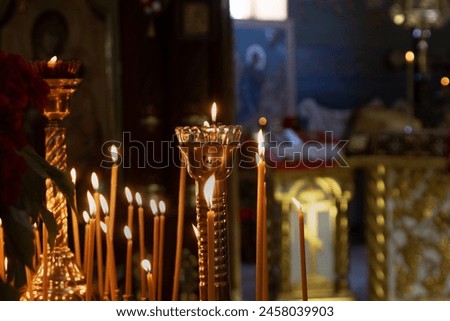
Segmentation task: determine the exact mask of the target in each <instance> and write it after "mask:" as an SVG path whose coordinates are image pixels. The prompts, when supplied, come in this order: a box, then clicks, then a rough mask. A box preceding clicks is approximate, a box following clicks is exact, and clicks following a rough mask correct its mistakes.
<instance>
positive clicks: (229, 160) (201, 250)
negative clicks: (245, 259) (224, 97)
mask: <svg viewBox="0 0 450 321" xmlns="http://www.w3.org/2000/svg"><path fill="white" fill-rule="evenodd" d="M175 132H176V134H177V137H178V141H179V143H180V149H181V152H182V155H183V158H184V160H185V161H186V164H187V171H188V173H189V175H190V176H191V177H192V178H193V179H194V180H195V191H196V212H197V229H198V231H199V237H198V265H199V298H200V300H207V298H208V293H207V290H208V284H207V280H208V279H207V275H208V271H207V268H208V265H207V258H208V253H207V250H208V247H207V212H208V206H207V203H206V200H205V197H204V194H203V190H204V185H205V182H206V180H207V179H208V178H209V177H210V176H211V175H213V174H214V175H215V178H216V182H215V185H214V194H213V201H212V207H211V210H213V211H214V213H215V215H214V261H215V271H214V290H215V298H216V300H230V286H229V260H228V258H229V255H228V226H227V225H228V219H227V216H228V215H227V184H226V179H227V178H228V176H229V175H230V173H231V171H232V169H233V160H234V158H233V157H234V154H235V151H236V150H237V149H238V147H239V140H240V136H241V133H242V128H241V126H238V125H234V126H224V125H220V126H215V125H213V126H198V127H196V126H194V127H177V128H176V129H175Z"/></svg>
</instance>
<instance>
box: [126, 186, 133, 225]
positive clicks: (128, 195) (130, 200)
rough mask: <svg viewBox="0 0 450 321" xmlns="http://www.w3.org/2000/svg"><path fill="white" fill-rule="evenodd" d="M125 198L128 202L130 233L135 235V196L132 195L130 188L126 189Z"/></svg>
mask: <svg viewBox="0 0 450 321" xmlns="http://www.w3.org/2000/svg"><path fill="white" fill-rule="evenodd" d="M125 196H126V198H127V201H128V218H127V225H128V228H129V229H130V232H131V233H133V212H134V206H133V195H132V194H131V191H130V189H129V188H128V187H125Z"/></svg>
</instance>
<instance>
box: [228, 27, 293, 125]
mask: <svg viewBox="0 0 450 321" xmlns="http://www.w3.org/2000/svg"><path fill="white" fill-rule="evenodd" d="M293 39H294V37H293V25H292V24H291V21H280V22H278V21H243V20H235V21H234V47H235V67H236V90H237V93H236V95H237V122H238V123H239V124H241V125H242V126H243V127H244V130H246V131H247V132H252V131H254V130H255V129H257V128H258V119H259V118H260V117H266V118H267V119H268V121H269V122H268V124H267V125H268V126H269V127H272V126H277V125H280V124H282V121H283V119H284V117H286V116H288V115H292V114H293V111H294V108H295V83H294V82H295V81H294V79H295V54H294V52H295V51H294V50H295V47H294V40H293Z"/></svg>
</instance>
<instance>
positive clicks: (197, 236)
mask: <svg viewBox="0 0 450 321" xmlns="http://www.w3.org/2000/svg"><path fill="white" fill-rule="evenodd" d="M192 229H193V230H194V234H195V237H196V238H197V240H198V239H199V238H200V231H199V230H198V228H197V226H195V225H194V224H192Z"/></svg>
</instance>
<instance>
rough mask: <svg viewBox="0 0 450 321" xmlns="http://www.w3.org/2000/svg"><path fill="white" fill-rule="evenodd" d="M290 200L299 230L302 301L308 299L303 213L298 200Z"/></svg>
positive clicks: (293, 198)
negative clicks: (295, 207) (296, 215)
mask: <svg viewBox="0 0 450 321" xmlns="http://www.w3.org/2000/svg"><path fill="white" fill-rule="evenodd" d="M292 202H293V203H294V204H295V206H297V208H298V230H299V245H300V266H301V273H302V283H301V284H302V296H303V301H308V286H307V279H306V254H305V224H304V215H303V207H302V205H301V204H300V202H299V201H298V200H297V199H296V198H295V197H292Z"/></svg>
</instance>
